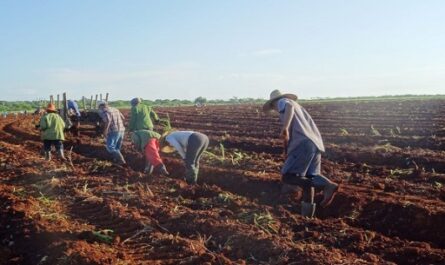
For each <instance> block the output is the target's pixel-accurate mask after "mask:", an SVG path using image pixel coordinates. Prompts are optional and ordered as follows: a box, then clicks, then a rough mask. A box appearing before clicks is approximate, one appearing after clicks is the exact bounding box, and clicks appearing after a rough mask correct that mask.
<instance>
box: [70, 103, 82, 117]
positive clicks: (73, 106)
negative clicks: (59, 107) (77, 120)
mask: <svg viewBox="0 0 445 265" xmlns="http://www.w3.org/2000/svg"><path fill="white" fill-rule="evenodd" d="M67 105H68V111H70V112H73V113H74V114H75V115H76V117H80V111H79V105H77V102H76V101H74V100H72V99H69V100H68V101H67Z"/></svg>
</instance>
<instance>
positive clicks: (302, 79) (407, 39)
mask: <svg viewBox="0 0 445 265" xmlns="http://www.w3.org/2000/svg"><path fill="white" fill-rule="evenodd" d="M444 14H445V1H440V0H438V1H430V0H425V1H420V0H416V1H410V0H385V1H383V0H382V1H380V0H369V1H354V0H349V1H339V0H329V1H327V0H326V1H309V0H307V1H298V0H289V1H281V0H275V1H253V0H252V1H247V0H246V1H242V0H241V1H240V0H238V1H237V0H227V1H210V0H209V1H149V0H147V1H110V0H108V1H100V0H97V1H25V0H23V1H8V0H5V1H0V92H1V97H0V99H1V100H18V99H26V100H33V99H38V98H45V97H46V96H47V95H49V94H57V93H61V92H67V93H68V95H69V97H73V98H79V97H81V96H83V95H85V96H90V95H91V94H93V93H94V94H95V93H105V92H109V93H110V94H111V98H110V99H130V98H132V97H135V96H140V97H143V98H146V99H157V98H169V99H173V98H180V99H194V98H196V97H198V96H204V97H207V98H212V99H215V98H223V99H225V98H231V97H234V96H236V97H254V98H267V97H268V96H269V93H270V91H271V90H273V89H280V90H282V91H286V92H292V93H296V94H297V95H299V97H300V98H312V97H337V96H342V97H343V96H368V95H388V94H445V15H444Z"/></svg>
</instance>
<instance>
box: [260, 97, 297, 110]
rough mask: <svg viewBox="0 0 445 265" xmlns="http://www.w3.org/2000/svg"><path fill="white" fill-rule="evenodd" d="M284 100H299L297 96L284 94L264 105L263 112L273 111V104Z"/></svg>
mask: <svg viewBox="0 0 445 265" xmlns="http://www.w3.org/2000/svg"><path fill="white" fill-rule="evenodd" d="M282 98H288V99H292V100H297V99H298V97H297V95H294V94H282V95H279V96H278V97H275V98H271V99H269V100H268V101H266V103H264V105H263V111H265V112H267V111H270V110H272V104H273V103H274V102H275V101H277V100H279V99H282Z"/></svg>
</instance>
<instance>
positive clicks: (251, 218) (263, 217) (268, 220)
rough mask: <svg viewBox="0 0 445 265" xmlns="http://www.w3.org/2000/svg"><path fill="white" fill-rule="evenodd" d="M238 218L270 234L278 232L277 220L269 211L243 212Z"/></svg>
mask: <svg viewBox="0 0 445 265" xmlns="http://www.w3.org/2000/svg"><path fill="white" fill-rule="evenodd" d="M238 219H239V220H240V221H241V222H243V223H246V224H253V225H255V226H256V227H258V228H259V229H261V230H263V231H264V232H266V233H268V234H273V233H274V234H277V233H278V227H277V222H276V220H275V219H274V218H273V216H272V215H271V214H270V213H269V212H268V211H265V212H243V213H240V214H239V215H238Z"/></svg>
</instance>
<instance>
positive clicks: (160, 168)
mask: <svg viewBox="0 0 445 265" xmlns="http://www.w3.org/2000/svg"><path fill="white" fill-rule="evenodd" d="M154 171H155V172H156V173H158V174H161V175H163V176H168V175H170V173H169V172H168V171H167V168H166V167H165V165H164V164H159V165H157V166H156V168H155V170H154Z"/></svg>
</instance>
